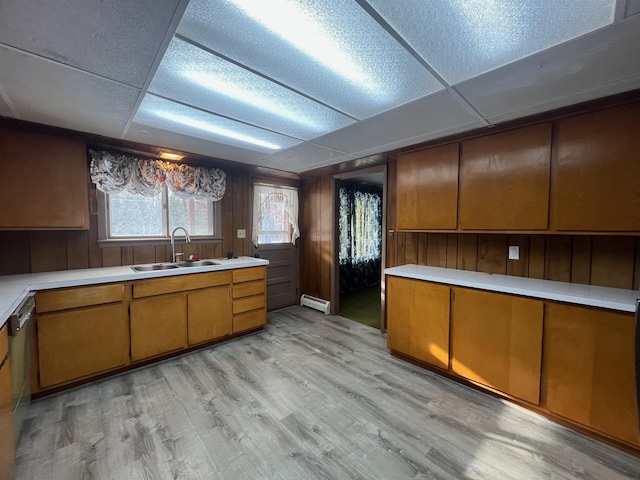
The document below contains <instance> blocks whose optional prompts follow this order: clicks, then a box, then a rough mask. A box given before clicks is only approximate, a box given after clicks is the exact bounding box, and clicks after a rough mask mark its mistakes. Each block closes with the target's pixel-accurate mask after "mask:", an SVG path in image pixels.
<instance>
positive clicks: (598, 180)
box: [551, 103, 640, 232]
mask: <svg viewBox="0 0 640 480" xmlns="http://www.w3.org/2000/svg"><path fill="white" fill-rule="evenodd" d="M638 118H640V103H636V104H632V105H626V106H622V107H617V108H612V109H609V110H603V111H599V112H595V113H589V114H586V115H579V116H576V117H572V118H566V119H563V120H560V121H558V122H557V123H556V126H555V131H554V152H553V167H552V171H551V178H552V182H551V228H553V229H555V230H583V231H585V230H586V231H618V232H623V231H633V232H637V231H640V184H639V183H638V178H640V161H639V157H638V138H639V137H640V124H639V123H638Z"/></svg>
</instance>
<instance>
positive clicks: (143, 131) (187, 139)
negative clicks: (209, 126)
mask: <svg viewBox="0 0 640 480" xmlns="http://www.w3.org/2000/svg"><path fill="white" fill-rule="evenodd" d="M125 138H126V140H130V141H132V142H138V143H143V144H146V145H152V146H156V147H161V148H167V149H171V150H178V151H182V152H185V153H196V154H199V155H205V156H207V157H213V158H221V159H225V160H231V161H234V162H242V163H254V162H255V161H256V160H258V159H259V158H260V157H262V156H263V155H264V154H263V153H260V152H256V151H253V150H246V149H243V148H238V147H233V146H231V145H225V144H222V143H216V142H212V141H209V140H204V139H201V138H195V137H191V136H189V135H183V134H181V133H176V132H175V131H171V130H163V129H160V128H154V127H150V126H148V125H140V124H138V123H133V124H132V125H131V127H130V128H129V130H128V131H127V135H126V137H125Z"/></svg>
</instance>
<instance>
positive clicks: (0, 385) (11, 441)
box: [0, 325, 16, 479]
mask: <svg viewBox="0 0 640 480" xmlns="http://www.w3.org/2000/svg"><path fill="white" fill-rule="evenodd" d="M7 330H8V327H7V325H5V326H4V327H2V329H0V438H2V448H0V479H9V478H11V469H12V467H13V461H14V459H15V454H16V444H15V433H14V428H13V413H12V398H11V362H10V360H9V356H8V338H7Z"/></svg>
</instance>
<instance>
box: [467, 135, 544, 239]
mask: <svg viewBox="0 0 640 480" xmlns="http://www.w3.org/2000/svg"><path fill="white" fill-rule="evenodd" d="M550 163H551V124H541V125H535V126H532V127H527V128H520V129H518V130H513V131H510V132H504V133H498V134H495V135H488V136H485V137H481V138H476V139H473V140H468V141H466V142H463V143H462V154H461V157H460V207H459V208H460V228H462V229H467V230H544V229H546V228H547V227H548V223H549V222H548V211H549V176H550Z"/></svg>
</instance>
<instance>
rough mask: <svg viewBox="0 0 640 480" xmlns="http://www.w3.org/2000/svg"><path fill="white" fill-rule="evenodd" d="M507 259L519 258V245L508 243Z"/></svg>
mask: <svg viewBox="0 0 640 480" xmlns="http://www.w3.org/2000/svg"><path fill="white" fill-rule="evenodd" d="M509 260H520V247H519V246H517V245H509Z"/></svg>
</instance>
